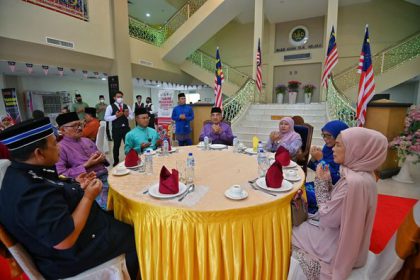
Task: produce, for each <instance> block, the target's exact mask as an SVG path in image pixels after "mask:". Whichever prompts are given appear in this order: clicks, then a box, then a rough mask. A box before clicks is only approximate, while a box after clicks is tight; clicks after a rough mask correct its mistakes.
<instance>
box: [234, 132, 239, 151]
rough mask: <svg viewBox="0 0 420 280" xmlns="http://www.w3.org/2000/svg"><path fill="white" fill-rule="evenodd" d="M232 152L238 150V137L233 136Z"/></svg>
mask: <svg viewBox="0 0 420 280" xmlns="http://www.w3.org/2000/svg"><path fill="white" fill-rule="evenodd" d="M233 152H234V153H237V152H239V139H238V137H236V136H235V137H234V138H233Z"/></svg>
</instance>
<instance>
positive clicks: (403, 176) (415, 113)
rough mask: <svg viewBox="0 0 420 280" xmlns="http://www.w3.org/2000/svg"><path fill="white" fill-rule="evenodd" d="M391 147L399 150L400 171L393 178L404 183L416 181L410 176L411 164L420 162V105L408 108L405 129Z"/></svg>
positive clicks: (391, 143) (392, 142) (390, 144)
mask: <svg viewBox="0 0 420 280" xmlns="http://www.w3.org/2000/svg"><path fill="white" fill-rule="evenodd" d="M389 147H390V148H391V149H394V150H397V155H398V160H399V161H398V165H399V166H401V169H400V172H399V173H398V174H397V175H396V176H393V177H392V179H394V180H395V181H398V182H403V183H414V182H413V179H412V178H411V176H410V172H409V164H410V163H414V164H416V163H419V162H420V105H417V106H415V105H413V106H411V107H410V108H409V109H408V112H407V116H406V118H405V127H404V131H403V132H402V133H401V135H400V136H397V137H395V138H394V139H393V140H392V141H391V142H390V143H389Z"/></svg>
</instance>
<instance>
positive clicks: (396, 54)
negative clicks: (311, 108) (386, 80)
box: [334, 32, 420, 91]
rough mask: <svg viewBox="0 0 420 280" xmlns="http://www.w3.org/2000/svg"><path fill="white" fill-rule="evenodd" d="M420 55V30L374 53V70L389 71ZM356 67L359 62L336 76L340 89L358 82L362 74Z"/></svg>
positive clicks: (376, 71)
mask: <svg viewBox="0 0 420 280" xmlns="http://www.w3.org/2000/svg"><path fill="white" fill-rule="evenodd" d="M418 56H420V32H419V33H416V34H414V35H412V36H410V37H408V38H407V39H405V40H403V41H400V42H398V43H397V44H396V45H394V46H391V47H389V48H387V49H385V50H383V51H381V52H379V53H377V54H375V55H373V56H372V64H373V72H374V73H375V74H376V75H378V74H380V73H384V72H387V71H389V70H391V69H393V68H396V67H398V66H399V65H401V64H402V63H403V62H406V61H408V60H411V59H414V58H416V57H418ZM356 68H357V64H355V65H353V66H352V67H350V68H347V69H346V70H344V71H343V72H341V73H340V74H337V75H336V76H335V78H334V82H335V84H336V85H337V87H338V88H339V89H340V90H342V91H345V90H347V89H349V88H352V87H354V86H356V85H357V84H358V82H359V78H360V75H359V74H358V73H357V71H356Z"/></svg>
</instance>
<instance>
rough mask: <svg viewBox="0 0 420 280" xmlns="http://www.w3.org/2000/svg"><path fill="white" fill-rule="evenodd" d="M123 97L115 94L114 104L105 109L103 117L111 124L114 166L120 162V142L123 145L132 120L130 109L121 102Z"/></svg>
mask: <svg viewBox="0 0 420 280" xmlns="http://www.w3.org/2000/svg"><path fill="white" fill-rule="evenodd" d="M123 96H124V93H122V92H121V91H118V92H117V93H115V96H114V100H115V102H114V103H112V104H110V105H108V107H106V111H105V117H104V118H105V120H106V121H107V122H112V138H113V140H114V147H113V150H112V153H113V156H114V166H116V165H117V164H118V162H119V161H120V160H119V156H120V146H121V140H122V141H124V143H125V135H126V134H127V133H128V132H129V131H130V126H129V124H128V120H129V119H130V120H132V119H134V116H133V112H132V111H131V109H130V107H129V106H128V105H127V104H124V102H123Z"/></svg>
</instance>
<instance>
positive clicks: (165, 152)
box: [162, 138, 169, 156]
mask: <svg viewBox="0 0 420 280" xmlns="http://www.w3.org/2000/svg"><path fill="white" fill-rule="evenodd" d="M168 154H169V142H168V140H167V139H166V138H165V140H163V146H162V155H163V156H167V155H168Z"/></svg>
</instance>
